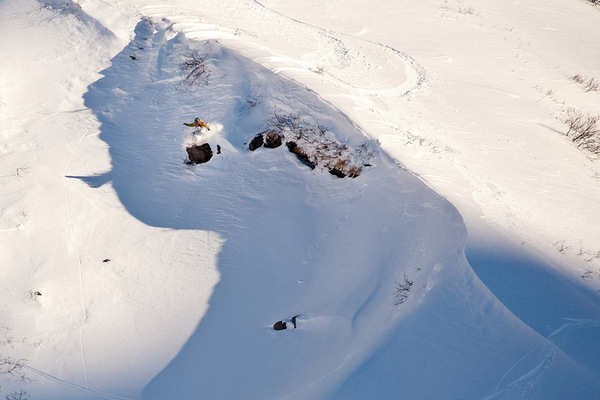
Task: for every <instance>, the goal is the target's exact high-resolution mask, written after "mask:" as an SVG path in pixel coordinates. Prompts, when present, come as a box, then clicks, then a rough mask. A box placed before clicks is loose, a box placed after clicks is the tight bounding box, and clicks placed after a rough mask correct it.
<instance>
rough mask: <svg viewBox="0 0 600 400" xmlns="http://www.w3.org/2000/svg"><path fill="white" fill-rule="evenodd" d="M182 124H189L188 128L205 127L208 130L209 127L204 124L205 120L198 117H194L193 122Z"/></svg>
mask: <svg viewBox="0 0 600 400" xmlns="http://www.w3.org/2000/svg"><path fill="white" fill-rule="evenodd" d="M183 124H184V125H185V126H189V127H190V128H198V129H202V128H206V129H208V130H209V131H210V128H209V127H208V125H206V122H204V121H202V120H201V119H200V118H196V119H194V122H192V123H191V124H187V123H185V122H184V123H183Z"/></svg>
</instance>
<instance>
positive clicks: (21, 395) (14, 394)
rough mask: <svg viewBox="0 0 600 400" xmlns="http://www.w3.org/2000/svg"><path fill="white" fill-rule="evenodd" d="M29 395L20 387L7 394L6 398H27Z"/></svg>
mask: <svg viewBox="0 0 600 400" xmlns="http://www.w3.org/2000/svg"><path fill="white" fill-rule="evenodd" d="M27 399H29V395H28V394H27V392H26V391H24V390H23V389H19V391H18V392H16V391H15V392H12V393H9V394H7V395H6V400H27Z"/></svg>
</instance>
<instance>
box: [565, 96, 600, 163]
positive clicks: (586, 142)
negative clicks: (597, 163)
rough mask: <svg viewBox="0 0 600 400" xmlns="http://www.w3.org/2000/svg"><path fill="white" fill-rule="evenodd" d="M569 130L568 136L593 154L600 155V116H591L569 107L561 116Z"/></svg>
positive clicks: (578, 145)
mask: <svg viewBox="0 0 600 400" xmlns="http://www.w3.org/2000/svg"><path fill="white" fill-rule="evenodd" d="M561 122H563V123H564V124H565V125H567V127H568V128H569V129H568V130H567V133H566V136H567V137H570V138H571V140H572V141H573V142H574V143H576V144H577V147H579V148H582V149H585V150H587V151H589V152H590V153H592V154H596V155H597V154H600V114H590V113H585V112H583V111H581V110H578V109H576V108H574V107H568V108H567V109H566V110H565V111H564V113H563V115H562V116H561Z"/></svg>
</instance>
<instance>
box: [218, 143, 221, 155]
mask: <svg viewBox="0 0 600 400" xmlns="http://www.w3.org/2000/svg"><path fill="white" fill-rule="evenodd" d="M217 154H221V146H219V145H217Z"/></svg>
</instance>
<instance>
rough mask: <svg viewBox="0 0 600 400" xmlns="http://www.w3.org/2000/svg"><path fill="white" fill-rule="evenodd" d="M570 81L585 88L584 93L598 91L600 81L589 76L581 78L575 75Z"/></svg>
mask: <svg viewBox="0 0 600 400" xmlns="http://www.w3.org/2000/svg"><path fill="white" fill-rule="evenodd" d="M571 80H572V81H573V82H575V83H577V84H579V85H581V86H583V87H584V88H585V91H586V92H595V91H598V90H600V81H598V80H597V79H595V78H594V77H592V76H590V77H587V76H583V75H581V74H575V75H573V76H572V77H571Z"/></svg>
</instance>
